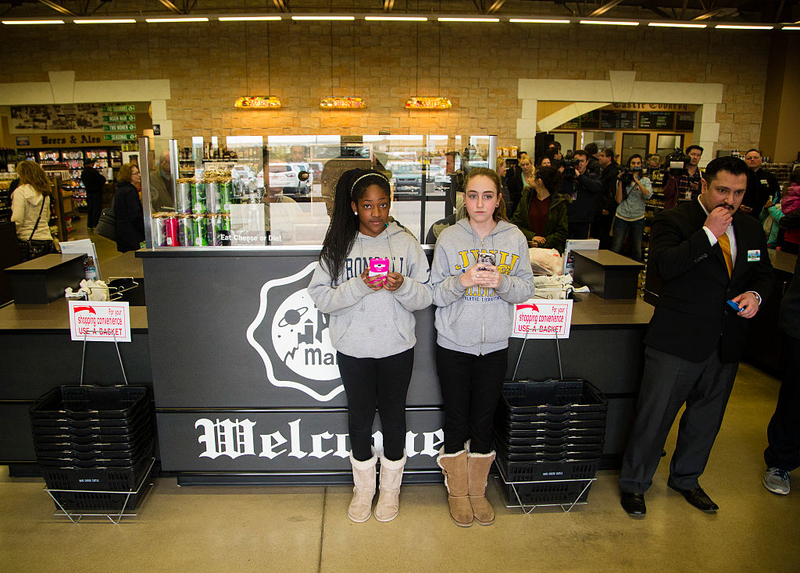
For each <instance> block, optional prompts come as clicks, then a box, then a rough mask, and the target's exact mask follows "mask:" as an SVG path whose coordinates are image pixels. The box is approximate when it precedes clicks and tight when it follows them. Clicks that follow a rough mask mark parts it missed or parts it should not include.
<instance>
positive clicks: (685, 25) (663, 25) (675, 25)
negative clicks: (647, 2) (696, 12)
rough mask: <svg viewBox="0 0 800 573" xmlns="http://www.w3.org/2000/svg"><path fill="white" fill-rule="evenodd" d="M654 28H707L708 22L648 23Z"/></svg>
mask: <svg viewBox="0 0 800 573" xmlns="http://www.w3.org/2000/svg"><path fill="white" fill-rule="evenodd" d="M647 25H648V26H651V27H653V28H697V29H700V28H707V27H708V24H688V23H683V22H650V23H649V24H647Z"/></svg>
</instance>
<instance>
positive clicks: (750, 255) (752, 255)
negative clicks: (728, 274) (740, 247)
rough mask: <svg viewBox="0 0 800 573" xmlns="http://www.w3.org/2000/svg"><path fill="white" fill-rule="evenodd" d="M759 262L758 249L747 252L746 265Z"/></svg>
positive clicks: (759, 251) (759, 253)
mask: <svg viewBox="0 0 800 573" xmlns="http://www.w3.org/2000/svg"><path fill="white" fill-rule="evenodd" d="M760 260H761V250H760V249H753V250H752V251H747V262H748V263H757V262H758V261H760Z"/></svg>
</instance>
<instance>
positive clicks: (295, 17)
mask: <svg viewBox="0 0 800 573" xmlns="http://www.w3.org/2000/svg"><path fill="white" fill-rule="evenodd" d="M355 19H356V17H355V16H292V20H301V21H302V20H319V21H336V20H344V21H348V20H355Z"/></svg>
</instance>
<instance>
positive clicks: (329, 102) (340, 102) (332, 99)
mask: <svg viewBox="0 0 800 573" xmlns="http://www.w3.org/2000/svg"><path fill="white" fill-rule="evenodd" d="M319 107H321V108H322V109H341V110H350V109H364V108H365V107H367V102H365V101H364V100H363V99H362V98H360V97H354V96H329V97H324V98H322V99H320V100H319Z"/></svg>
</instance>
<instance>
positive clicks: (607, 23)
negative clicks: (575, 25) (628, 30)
mask: <svg viewBox="0 0 800 573" xmlns="http://www.w3.org/2000/svg"><path fill="white" fill-rule="evenodd" d="M581 24H598V25H600V26H638V25H639V22H631V21H630V20H581Z"/></svg>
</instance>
